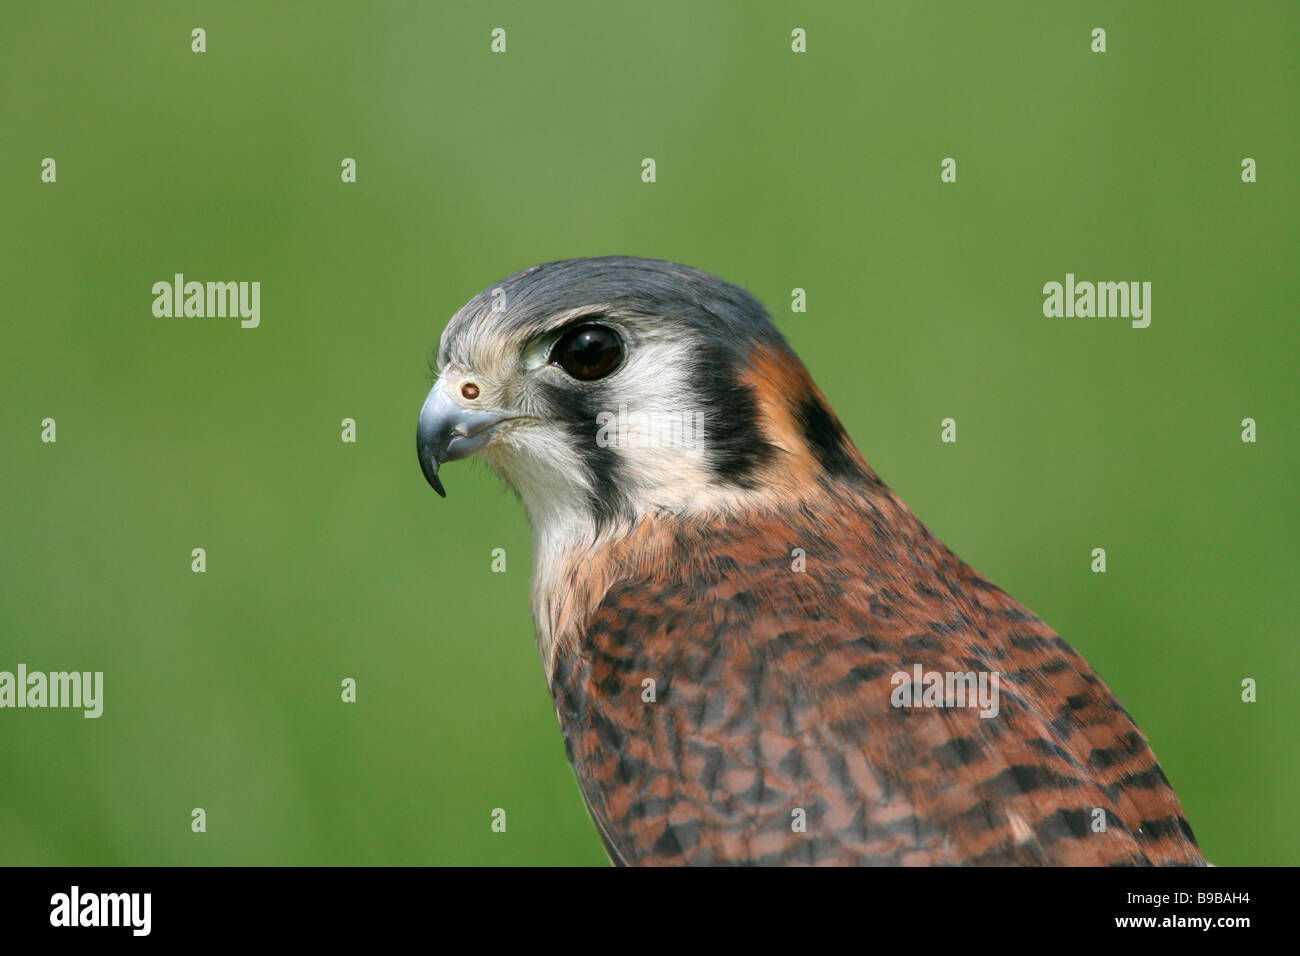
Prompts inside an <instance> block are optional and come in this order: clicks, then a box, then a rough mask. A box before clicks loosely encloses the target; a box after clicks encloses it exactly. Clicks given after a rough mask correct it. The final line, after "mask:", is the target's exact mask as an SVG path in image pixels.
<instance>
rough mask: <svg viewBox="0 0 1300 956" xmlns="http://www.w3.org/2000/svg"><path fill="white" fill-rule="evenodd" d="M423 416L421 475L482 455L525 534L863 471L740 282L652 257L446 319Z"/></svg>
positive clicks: (588, 264)
mask: <svg viewBox="0 0 1300 956" xmlns="http://www.w3.org/2000/svg"><path fill="white" fill-rule="evenodd" d="M436 367H437V380H436V381H435V382H434V384H433V387H432V388H431V389H430V391H429V394H428V397H427V398H426V399H425V402H424V406H423V407H422V408H421V410H420V418H419V426H418V432H417V446H418V451H419V457H420V465H421V468H422V469H423V471H424V475H425V477H426V478H427V479H428V481H429V483H430V484H431V485H432V486H433V488H434V490H436V491H437V492H438V493H439V494H440V495H445V491H444V489H443V486H442V481H441V478H440V475H439V469H440V467H441V466H442V465H443V464H444V463H446V462H448V461H455V460H457V459H461V458H465V457H468V456H469V455H473V454H478V455H480V456H481V457H482V458H484V459H485V460H486V461H487V462H488V464H489V465H491V466H492V468H493V469H494V470H495V471H496V472H497V473H498V474H499V475H500V476H501V477H502V478H503V480H504V481H505V482H506V483H507V484H508V485H509V486H510V487H511V488H512V489H514V491H515V492H516V493H517V494H518V495H519V497H520V499H521V500H522V501H523V504H524V507H525V509H526V510H527V511H528V514H529V518H530V520H531V521H532V523H533V525H534V527H535V528H536V527H537V526H538V525H539V524H546V523H547V522H548V521H549V520H551V519H554V518H555V517H556V516H557V515H559V514H565V515H569V516H571V517H576V518H582V519H585V520H587V521H588V522H589V523H592V524H594V525H596V526H597V527H599V526H601V525H603V524H607V523H609V522H611V521H617V520H629V521H630V520H635V519H636V518H638V517H640V516H643V515H645V514H649V513H663V512H671V513H679V514H686V513H691V512H700V511H708V510H710V509H718V508H725V507H732V506H734V505H735V504H736V502H737V500H740V499H747V498H756V497H760V498H761V497H762V496H764V495H767V494H772V493H776V492H782V493H784V495H785V500H786V503H787V504H788V503H789V500H790V495H792V494H794V495H796V496H797V495H798V494H799V493H801V492H803V493H806V492H808V491H811V490H812V489H813V488H815V486H816V485H817V484H818V483H819V482H824V481H831V480H852V481H861V480H864V479H866V478H867V477H868V476H869V475H870V471H869V469H867V467H866V465H865V463H864V462H863V461H862V459H861V456H860V455H858V453H857V451H856V449H854V448H853V446H852V445H851V444H850V443H849V441H848V439H847V437H846V436H845V434H844V431H843V429H842V428H841V426H840V424H839V422H838V420H837V419H836V418H835V416H834V414H833V413H832V412H831V411H830V409H829V407H828V406H827V405H826V402H825V400H824V399H823V398H822V396H821V393H820V392H819V391H818V390H817V389H816V387H815V386H814V385H813V384H812V381H811V379H810V378H809V377H808V374H807V372H806V371H805V369H804V367H803V365H802V364H801V363H800V362H799V359H798V358H797V357H796V356H795V355H794V353H793V351H792V350H791V349H790V348H789V346H787V345H786V343H785V341H784V340H783V339H782V337H781V335H780V333H779V332H777V330H776V328H775V327H774V326H773V325H772V323H771V321H770V320H769V318H768V315H767V312H766V310H765V309H764V308H763V307H762V305H760V304H759V302H758V301H757V300H756V299H754V298H753V297H752V296H751V295H750V294H749V293H748V292H746V291H745V290H743V289H741V288H739V287H737V286H735V285H731V284H730V283H727V282H724V281H723V280H721V279H719V278H717V277H716V276H713V275H710V274H708V273H705V272H701V271H699V270H696V269H691V268H689V267H686V266H682V265H677V264H674V263H669V262H660V261H656V260H649V259H635V258H626V257H606V258H596V259H571V260H566V261H561V262H552V263H547V264H545V265H540V266H534V267H532V268H530V269H525V270H523V271H521V272H517V273H515V274H514V275H511V276H509V277H507V278H505V279H503V280H501V281H500V282H498V283H496V284H495V285H493V286H490V287H488V288H487V289H485V290H483V292H481V293H479V294H478V295H477V296H475V297H474V298H473V299H471V300H470V301H469V302H468V303H466V304H465V305H464V306H463V307H462V308H461V309H460V310H459V311H458V312H457V313H456V314H455V316H453V317H452V320H451V322H450V323H449V324H448V326H447V328H446V330H445V332H444V333H443V336H442V341H441V344H440V346H439V348H438V352H437V359H436Z"/></svg>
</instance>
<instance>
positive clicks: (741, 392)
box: [691, 349, 775, 488]
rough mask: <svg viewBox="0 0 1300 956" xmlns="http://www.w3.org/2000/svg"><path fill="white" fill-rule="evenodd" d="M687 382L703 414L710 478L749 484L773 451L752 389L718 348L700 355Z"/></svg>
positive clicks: (769, 458)
mask: <svg viewBox="0 0 1300 956" xmlns="http://www.w3.org/2000/svg"><path fill="white" fill-rule="evenodd" d="M691 382H692V384H693V385H694V387H695V393H696V394H695V401H696V403H697V405H698V407H699V409H700V410H701V411H703V412H704V415H705V436H706V440H707V449H706V452H705V454H706V457H707V460H708V463H709V468H710V470H711V471H712V472H713V476H714V478H715V479H716V480H718V481H719V482H722V483H724V484H733V485H739V486H740V487H742V488H753V487H754V486H755V483H756V482H755V472H756V471H757V470H758V469H759V468H760V467H761V466H762V465H764V464H765V463H766V462H768V461H769V460H771V458H772V456H773V455H774V454H775V449H774V448H773V447H772V445H771V444H770V443H769V442H768V441H767V439H766V438H764V437H763V431H762V429H761V427H760V426H759V422H758V401H757V400H756V399H755V398H754V390H753V389H752V388H750V387H749V386H748V385H746V384H744V383H743V382H741V381H740V378H739V375H738V373H737V370H736V366H735V362H734V360H733V359H732V358H731V356H730V355H729V354H728V353H726V352H723V351H722V350H721V349H719V350H718V351H717V352H715V353H714V354H712V355H704V356H702V357H701V360H700V361H699V363H698V364H697V366H696V369H695V371H694V374H693V376H692V378H691Z"/></svg>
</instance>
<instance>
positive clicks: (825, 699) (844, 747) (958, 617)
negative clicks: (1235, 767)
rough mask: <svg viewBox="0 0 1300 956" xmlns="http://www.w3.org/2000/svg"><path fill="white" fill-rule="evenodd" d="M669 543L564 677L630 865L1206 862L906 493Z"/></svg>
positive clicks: (1127, 757)
mask: <svg viewBox="0 0 1300 956" xmlns="http://www.w3.org/2000/svg"><path fill="white" fill-rule="evenodd" d="M657 533H661V534H672V535H673V536H674V541H673V545H672V552H673V554H674V555H675V556H676V558H677V560H676V561H675V562H673V563H668V564H656V565H654V566H653V567H647V566H646V565H645V563H644V562H641V561H638V560H637V556H636V555H635V554H624V553H621V549H619V548H618V547H615V548H614V549H613V550H612V552H611V553H610V554H609V555H607V556H604V557H606V558H607V559H608V560H611V561H613V562H615V565H616V570H615V577H616V578H617V579H618V584H616V585H615V586H613V587H611V588H609V590H608V591H607V592H606V593H605V595H604V597H603V599H602V600H601V601H600V603H599V605H598V606H597V607H596V609H595V611H594V612H593V613H592V614H591V616H590V619H589V621H588V622H587V625H586V627H585V629H584V631H583V633H582V635H581V637H580V638H579V639H578V640H577V641H575V642H573V643H572V644H570V645H568V646H565V647H563V648H562V649H561V650H560V652H559V654H558V656H557V658H556V662H555V671H554V675H553V679H552V691H553V694H554V696H555V703H556V711H557V714H558V716H559V719H560V726H561V729H562V731H563V734H564V739H565V745H566V749H567V752H568V755H569V759H570V761H571V762H572V764H573V767H574V770H575V771H576V773H577V775H578V781H579V784H580V786H581V788H582V791H583V795H584V797H585V798H586V800H587V804H588V808H589V809H590V811H591V814H592V816H593V818H594V819H595V820H596V822H597V825H598V828H599V830H600V832H601V835H602V838H603V839H604V841H605V844H606V847H607V848H608V850H609V853H610V856H611V857H612V858H613V859H614V860H615V861H617V862H622V863H630V864H635V863H767V864H778V863H839V864H941V863H946V864H951V863H985V864H1047V863H1062V864H1140V865H1145V864H1199V863H1201V862H1202V861H1201V857H1200V854H1199V852H1198V851H1197V848H1196V843H1195V840H1194V839H1193V837H1192V833H1191V829H1190V828H1189V827H1188V825H1187V822H1186V821H1185V820H1184V819H1183V816H1182V812H1181V810H1180V808H1179V804H1178V800H1177V798H1176V797H1175V795H1174V793H1173V791H1172V790H1171V789H1170V787H1169V784H1168V781H1167V780H1166V779H1165V777H1164V774H1163V773H1162V772H1161V770H1160V767H1159V765H1158V764H1157V763H1156V761H1155V758H1154V756H1153V755H1152V753H1151V751H1150V749H1148V747H1147V745H1146V742H1145V740H1144V739H1143V737H1142V735H1141V733H1140V732H1139V731H1138V730H1137V728H1136V727H1135V726H1134V725H1133V722H1132V721H1131V720H1130V719H1129V717H1128V715H1127V714H1126V713H1125V711H1124V709H1123V708H1122V707H1121V706H1120V704H1119V702H1118V701H1116V700H1115V698H1114V697H1113V696H1111V694H1110V692H1109V691H1108V690H1107V689H1106V687H1105V685H1104V684H1102V682H1101V681H1100V680H1099V679H1098V678H1097V677H1096V675H1095V674H1093V672H1092V670H1091V669H1090V668H1089V667H1088V665H1087V664H1086V663H1085V662H1084V661H1083V660H1082V658H1080V657H1079V656H1078V654H1076V653H1075V652H1074V650H1073V649H1071V648H1070V646H1069V645H1068V644H1067V643H1066V642H1065V641H1063V640H1062V639H1061V638H1060V637H1058V636H1057V635H1056V634H1054V633H1053V632H1052V631H1051V629H1050V628H1048V627H1047V626H1046V625H1044V624H1043V623H1042V622H1040V621H1039V620H1038V619H1037V618H1035V617H1034V616H1033V615H1031V614H1029V613H1028V612H1027V611H1025V610H1024V609H1023V608H1022V607H1021V606H1020V605H1018V604H1017V603H1016V602H1015V601H1013V600H1012V599H1011V598H1010V597H1009V596H1007V595H1006V594H1005V593H1004V592H1002V591H1001V590H999V589H998V588H996V587H993V586H992V585H990V584H989V583H988V582H987V581H984V580H983V579H982V578H980V577H979V576H978V575H977V574H975V572H974V571H972V570H971V569H970V568H969V567H967V566H966V565H965V564H963V563H962V562H961V561H960V560H959V559H958V558H957V557H956V556H954V555H953V554H952V553H951V552H950V551H948V550H947V549H946V548H945V547H944V546H943V545H942V544H941V543H939V542H938V541H937V540H936V539H935V538H934V537H933V536H932V535H930V534H929V533H928V532H927V531H926V529H925V528H924V527H923V526H922V525H921V523H920V522H919V521H917V519H916V518H915V517H914V516H913V515H912V514H911V512H909V511H908V510H907V508H906V507H905V506H904V505H903V504H902V503H901V502H900V501H899V500H898V499H897V498H896V497H895V496H894V495H893V494H891V493H890V492H889V491H888V490H887V489H885V488H883V486H880V485H878V484H875V483H865V484H864V486H863V487H858V488H855V487H851V486H840V487H837V488H835V489H834V490H833V491H828V492H827V494H826V495H825V496H824V498H822V499H821V500H820V501H818V502H817V503H816V504H814V505H812V506H811V507H809V508H808V509H807V510H806V511H800V512H796V513H794V514H792V515H782V516H766V517H760V516H748V515H736V516H732V517H729V518H727V519H725V520H723V521H721V522H717V523H711V524H707V525H702V524H695V525H691V524H682V525H678V526H674V527H665V528H663V529H661V530H660V531H658V532H657ZM641 546H642V547H646V546H649V545H645V544H642V545H641ZM799 547H801V548H803V549H805V551H806V553H807V567H806V571H804V572H803V573H794V572H792V571H791V567H790V565H791V558H790V553H791V551H792V549H794V548H799ZM624 568H626V570H625V571H624V570H623V569H624ZM620 572H621V573H620ZM916 663H920V664H921V665H923V667H924V669H925V670H933V671H963V672H965V671H980V670H984V671H998V672H1000V674H1001V706H1000V713H999V715H998V716H997V717H994V718H988V719H986V718H981V717H980V716H978V713H977V712H975V711H974V710H969V709H967V710H962V709H953V708H946V709H899V708H895V707H893V706H891V704H890V691H891V689H892V687H891V684H890V676H891V675H892V674H894V673H895V672H898V671H907V672H911V671H912V669H913V666H914V664H916ZM646 679H652V680H653V681H654V682H655V684H654V690H655V693H654V697H655V699H654V701H653V702H649V701H647V700H645V699H644V697H645V696H646V695H645V693H644V691H645V687H644V685H643V681H645V680H646ZM799 809H802V810H803V811H804V813H805V817H806V831H805V832H794V831H793V830H792V820H793V815H794V812H795V811H796V810H799ZM1098 809H1101V810H1103V811H1104V814H1105V817H1104V819H1105V832H1095V831H1094V822H1095V821H1096V820H1097V819H1098V815H1097V813H1096V811H1097V810H1098Z"/></svg>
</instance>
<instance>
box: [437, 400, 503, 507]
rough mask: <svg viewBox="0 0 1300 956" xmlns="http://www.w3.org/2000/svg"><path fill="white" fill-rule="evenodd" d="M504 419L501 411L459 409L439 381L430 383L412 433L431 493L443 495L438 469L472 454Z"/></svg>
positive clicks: (485, 442)
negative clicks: (417, 422)
mask: <svg viewBox="0 0 1300 956" xmlns="http://www.w3.org/2000/svg"><path fill="white" fill-rule="evenodd" d="M506 419H507V416H506V414H505V413H504V412H496V411H490V410H488V409H483V410H473V409H468V408H462V407H461V406H460V405H457V404H456V403H455V402H454V401H452V400H451V397H450V396H449V395H448V394H447V393H446V391H445V390H444V389H443V387H442V380H441V379H439V380H438V381H436V382H434V383H433V388H432V389H430V390H429V397H428V398H426V399H425V400H424V407H423V408H421V409H420V423H419V425H418V426H417V428H416V430H415V448H416V451H417V452H419V455H420V470H421V471H423V472H424V477H425V480H426V481H428V482H429V484H430V485H432V486H433V490H434V491H436V492H438V494H440V495H442V497H444V498H446V497H447V492H446V490H445V489H444V488H443V487H442V482H441V481H440V480H439V478H438V468H439V466H441V465H442V463H443V462H447V461H457V460H459V459H461V458H468V457H469V456H470V455H472V454H474V452H476V451H478V450H479V449H480V448H482V447H483V446H484V445H486V444H487V442H488V439H489V438H490V437H491V436H492V432H493V431H494V430H495V428H496V426H497V425H500V424H501V423H502V422H503V421H505V420H506Z"/></svg>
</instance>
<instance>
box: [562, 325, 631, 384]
mask: <svg viewBox="0 0 1300 956" xmlns="http://www.w3.org/2000/svg"><path fill="white" fill-rule="evenodd" d="M547 361H548V362H549V363H550V364H551V365H555V366H558V367H559V368H560V369H562V370H564V372H565V373H567V374H568V375H570V376H572V377H573V378H576V379H577V380H578V381H580V382H594V381H595V380H596V379H599V378H604V377H605V376H606V375H609V374H610V373H611V372H613V371H614V370H615V369H617V368H618V367H619V366H620V365H621V364H622V362H623V339H622V338H621V337H620V336H619V334H618V332H616V331H615V330H614V329H611V328H610V327H609V326H607V325H597V324H595V323H592V322H587V323H584V324H583V325H578V326H575V327H573V328H572V329H569V331H567V332H565V333H564V334H563V335H562V336H560V338H559V340H558V341H557V342H556V343H555V345H554V347H553V348H552V349H551V357H550V358H549V359H548V360H547Z"/></svg>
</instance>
